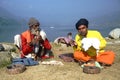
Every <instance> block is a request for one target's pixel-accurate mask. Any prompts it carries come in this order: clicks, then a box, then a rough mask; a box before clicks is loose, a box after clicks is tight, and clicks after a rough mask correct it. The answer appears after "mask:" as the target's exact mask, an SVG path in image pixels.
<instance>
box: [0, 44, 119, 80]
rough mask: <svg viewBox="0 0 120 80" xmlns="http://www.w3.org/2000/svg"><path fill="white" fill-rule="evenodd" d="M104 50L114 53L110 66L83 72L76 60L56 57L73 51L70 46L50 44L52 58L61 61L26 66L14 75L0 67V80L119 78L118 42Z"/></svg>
mask: <svg viewBox="0 0 120 80" xmlns="http://www.w3.org/2000/svg"><path fill="white" fill-rule="evenodd" d="M106 50H112V51H114V52H115V54H116V58H115V62H114V64H113V65H112V66H110V67H107V68H106V69H102V70H101V73H99V74H85V73H83V69H82V68H81V67H80V66H79V65H78V63H76V62H64V61H63V60H61V59H59V58H58V55H59V54H63V53H73V49H72V47H68V48H67V47H64V48H63V47H61V46H59V45H58V46H56V45H54V44H52V51H53V53H54V55H55V58H54V59H48V60H57V61H61V62H63V64H64V65H63V66H58V65H41V64H40V65H37V66H27V69H26V71H25V72H23V73H21V74H16V75H9V74H7V73H6V67H3V68H1V69H0V80H119V79H120V53H119V52H120V44H109V45H107V47H106ZM48 60H47V61H48Z"/></svg>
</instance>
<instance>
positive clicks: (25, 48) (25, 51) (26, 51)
mask: <svg viewBox="0 0 120 80" xmlns="http://www.w3.org/2000/svg"><path fill="white" fill-rule="evenodd" d="M21 44H22V53H23V54H24V55H27V54H29V53H31V52H32V51H33V47H32V46H30V45H29V44H28V43H27V40H26V38H25V37H23V36H22V35H21Z"/></svg>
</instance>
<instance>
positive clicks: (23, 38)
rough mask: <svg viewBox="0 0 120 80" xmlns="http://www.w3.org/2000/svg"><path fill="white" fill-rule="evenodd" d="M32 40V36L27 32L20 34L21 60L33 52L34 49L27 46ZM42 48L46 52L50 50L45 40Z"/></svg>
mask: <svg viewBox="0 0 120 80" xmlns="http://www.w3.org/2000/svg"><path fill="white" fill-rule="evenodd" d="M33 38H34V35H32V34H31V33H30V31H29V30H27V31H25V32H23V33H22V34H21V44H22V49H21V52H22V53H21V57H22V58H23V57H25V55H27V54H29V53H31V52H33V49H34V47H33V46H30V45H29V44H28V43H29V42H31V41H32V39H33ZM42 46H43V47H44V48H45V49H47V50H50V49H51V45H50V43H49V41H48V39H47V38H46V39H45V41H43V42H42Z"/></svg>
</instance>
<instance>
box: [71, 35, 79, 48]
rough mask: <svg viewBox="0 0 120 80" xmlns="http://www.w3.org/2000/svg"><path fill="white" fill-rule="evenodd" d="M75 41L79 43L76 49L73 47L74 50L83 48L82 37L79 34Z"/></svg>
mask: <svg viewBox="0 0 120 80" xmlns="http://www.w3.org/2000/svg"><path fill="white" fill-rule="evenodd" d="M75 42H76V44H77V47H76V49H75V48H74V47H73V49H74V50H81V38H80V36H79V35H78V34H77V35H76V36H75Z"/></svg>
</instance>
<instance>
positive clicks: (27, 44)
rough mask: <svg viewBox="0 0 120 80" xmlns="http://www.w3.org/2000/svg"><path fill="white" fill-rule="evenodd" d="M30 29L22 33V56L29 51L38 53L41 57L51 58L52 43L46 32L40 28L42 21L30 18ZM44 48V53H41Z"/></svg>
mask: <svg viewBox="0 0 120 80" xmlns="http://www.w3.org/2000/svg"><path fill="white" fill-rule="evenodd" d="M28 25H29V29H28V30H26V31H25V32H23V33H21V35H20V37H21V58H24V57H25V56H26V55H28V54H29V53H36V54H37V56H38V57H41V58H51V57H53V55H52V56H50V54H52V52H51V45H50V43H49V40H48V39H47V37H46V33H45V32H44V31H43V30H41V29H40V27H39V26H40V23H39V21H38V20H37V19H35V18H30V19H29V22H28ZM42 48H43V49H44V53H43V54H42V55H41V51H42Z"/></svg>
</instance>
